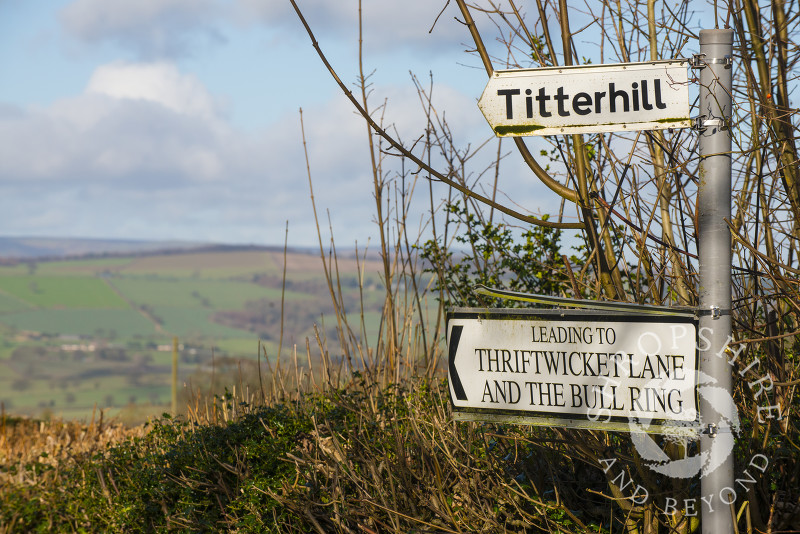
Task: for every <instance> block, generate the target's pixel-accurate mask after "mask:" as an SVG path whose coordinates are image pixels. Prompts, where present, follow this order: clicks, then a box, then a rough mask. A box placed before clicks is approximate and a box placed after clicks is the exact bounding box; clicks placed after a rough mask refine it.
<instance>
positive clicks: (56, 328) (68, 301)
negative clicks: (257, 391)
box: [0, 243, 382, 419]
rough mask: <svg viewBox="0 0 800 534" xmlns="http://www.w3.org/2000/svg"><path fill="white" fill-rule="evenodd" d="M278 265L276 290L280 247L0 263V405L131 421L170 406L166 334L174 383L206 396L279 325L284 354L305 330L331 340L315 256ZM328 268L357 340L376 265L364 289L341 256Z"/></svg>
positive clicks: (268, 343) (291, 255) (372, 300)
mask: <svg viewBox="0 0 800 534" xmlns="http://www.w3.org/2000/svg"><path fill="white" fill-rule="evenodd" d="M94 244H95V245H98V243H94ZM39 246H40V249H39V250H42V248H41V243H39ZM66 248H70V249H72V250H77V249H76V248H75V246H74V244H73V245H64V246H63V247H61V249H60V250H61V251H62V252H63V250H64V249H66ZM285 262H286V278H285V284H284V276H283V272H284V253H283V250H279V249H266V248H255V247H224V246H215V247H204V248H194V249H191V250H179V249H170V250H162V251H161V252H158V253H148V252H146V251H145V250H144V249H140V250H138V252H137V254H121V253H117V252H113V251H101V249H96V250H95V251H94V252H92V254H91V255H90V256H83V257H75V258H67V259H42V258H38V259H35V260H34V259H32V258H27V260H26V261H24V262H16V261H7V262H6V263H7V264H6V265H0V334H2V339H1V340H0V392H2V393H0V403H2V404H3V406H4V408H5V410H6V411H7V412H8V413H13V414H20V415H30V416H38V417H49V416H51V415H56V416H58V415H61V416H64V417H70V418H71V417H80V418H88V417H89V416H90V415H91V413H92V411H93V409H94V408H95V405H96V406H97V407H99V408H103V409H111V410H110V412H109V413H110V414H119V413H123V415H125V413H127V414H128V417H133V418H135V419H141V418H143V417H144V416H146V415H147V414H158V413H161V412H162V411H163V410H164V408H165V407H166V406H168V403H169V399H170V385H169V384H170V376H171V344H172V339H173V337H177V338H178V339H179V342H180V344H181V351H180V383H181V384H184V383H186V385H187V387H189V386H194V387H207V386H208V383H207V382H208V381H209V380H210V378H209V377H210V376H211V375H212V374H213V373H214V372H218V373H220V374H221V373H224V372H225V369H222V367H225V368H226V369H227V370H228V371H231V372H234V371H235V369H236V367H237V365H238V364H237V363H236V362H239V361H241V360H244V361H245V362H247V361H254V360H256V358H257V356H258V347H259V342H261V343H262V345H263V347H264V349H265V352H262V355H261V356H262V357H263V356H264V355H265V354H266V355H267V356H268V357H270V358H275V357H276V356H277V352H278V345H279V343H280V341H281V328H283V340H282V341H283V349H284V351H285V354H289V353H290V349H291V347H292V346H293V345H294V344H295V343H299V344H301V345H304V343H305V338H306V337H307V336H310V337H311V338H312V339H313V338H314V336H315V335H316V334H315V332H314V326H315V324H319V325H320V327H319V329H320V334H321V335H322V336H335V335H336V332H335V329H334V328H333V325H324V326H323V324H324V323H323V321H322V319H321V316H322V314H326V315H327V314H329V313H330V312H332V304H331V298H330V294H329V290H328V286H327V284H326V282H325V279H324V276H323V270H322V264H321V261H320V258H319V255H314V254H310V253H307V252H304V251H289V252H287V254H286V256H285ZM338 268H339V272H340V275H341V277H342V292H343V301H344V303H345V305H346V306H347V308H348V309H349V310H352V311H354V312H359V310H360V308H361V302H362V301H363V304H364V310H365V314H364V320H365V325H366V331H367V332H371V331H375V330H376V328H377V325H378V323H379V321H380V310H381V303H382V301H381V291H380V287H381V282H380V279H379V278H378V276H377V274H372V273H377V271H378V266H377V264H376V263H375V262H374V261H371V260H367V262H366V265H361V268H362V269H363V272H364V273H365V275H364V279H363V281H362V282H363V283H360V282H359V275H358V272H359V270H358V265H357V263H356V261H355V258H354V257H350V258H340V260H339V264H338ZM284 286H285V292H284V291H283V289H284ZM360 287H363V291H361V292H360V291H359V288H360ZM282 297H283V314H281V309H282V308H281V301H282ZM281 318H283V320H281ZM212 363H213V364H216V365H217V366H218V367H219V368H218V369H216V370H215V369H212ZM220 366H222V367H220ZM218 378H219V376H218Z"/></svg>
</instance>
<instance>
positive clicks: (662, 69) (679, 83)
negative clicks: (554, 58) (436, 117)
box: [478, 60, 691, 137]
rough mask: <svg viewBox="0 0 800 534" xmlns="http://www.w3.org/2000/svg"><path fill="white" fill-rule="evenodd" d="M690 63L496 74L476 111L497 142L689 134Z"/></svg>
mask: <svg viewBox="0 0 800 534" xmlns="http://www.w3.org/2000/svg"><path fill="white" fill-rule="evenodd" d="M688 66H689V62H688V60H667V61H651V62H645V63H622V64H617V65H580V66H574V67H547V68H541V69H519V70H506V71H496V72H495V73H494V74H493V75H492V77H491V78H489V82H488V83H487V84H486V89H485V90H484V91H483V94H482V95H481V98H480V100H479V101H478V107H480V109H481V112H483V115H484V117H486V120H487V121H488V122H489V124H490V125H491V127H492V129H493V130H494V131H495V134H496V135H498V136H499V137H508V136H526V135H556V134H573V133H594V132H617V131H633V130H657V129H665V128H687V127H689V126H691V121H690V119H689V77H688V71H687V69H688Z"/></svg>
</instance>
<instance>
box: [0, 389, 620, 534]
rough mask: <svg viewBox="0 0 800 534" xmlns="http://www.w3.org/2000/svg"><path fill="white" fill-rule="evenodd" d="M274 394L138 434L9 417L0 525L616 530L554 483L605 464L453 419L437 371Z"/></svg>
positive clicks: (578, 478)
mask: <svg viewBox="0 0 800 534" xmlns="http://www.w3.org/2000/svg"><path fill="white" fill-rule="evenodd" d="M280 389H282V388H279V390H280ZM287 393H289V392H287ZM249 399H250V400H251V401H252V400H253V399H254V398H253V396H250V397H249ZM264 400H265V399H263V398H262V399H261V402H254V403H253V404H250V403H249V402H247V401H246V396H244V395H241V394H238V395H237V396H236V397H234V394H233V392H230V393H228V394H227V395H224V396H217V397H215V398H214V399H210V400H209V402H208V403H204V404H202V406H201V405H200V404H197V405H196V407H197V408H198V409H196V410H194V411H192V412H191V415H190V417H189V418H188V419H180V420H174V419H171V418H162V419H159V420H156V421H154V422H152V423H150V424H149V425H147V426H145V427H136V428H133V429H127V430H126V429H123V428H121V427H118V426H103V425H102V424H99V425H98V424H96V423H95V424H93V425H88V426H86V427H78V426H75V425H74V424H66V423H58V422H51V423H47V424H36V425H33V424H32V423H30V422H25V421H12V422H7V423H6V424H5V426H4V428H3V432H4V434H2V436H3V437H0V440H2V441H0V460H1V462H0V487H2V491H1V492H0V493H2V500H3V501H4V503H5V505H4V506H3V507H2V508H0V525H1V526H0V532H51V531H78V532H80V531H87V532H106V531H114V532H152V531H166V530H175V529H177V530H186V531H195V530H201V531H229V532H253V531H266V532H500V531H505V530H509V531H524V530H527V529H529V528H532V527H536V528H535V529H536V530H539V529H542V530H543V531H548V530H549V531H561V532H586V531H587V530H588V531H605V530H604V529H603V528H602V526H603V522H604V521H605V523H606V524H605V527H606V528H607V527H608V526H609V525H608V520H609V513H610V512H611V505H610V503H609V502H608V501H606V500H604V499H602V498H601V497H598V498H597V499H595V502H587V503H586V507H585V509H584V510H575V511H572V510H570V509H568V508H567V507H566V506H564V504H563V501H562V500H561V498H560V497H559V494H558V492H557V491H556V492H553V491H552V488H553V487H554V484H555V483H557V482H558V481H557V480H556V479H558V480H560V482H558V484H559V485H560V487H561V491H564V490H565V489H568V488H570V487H572V491H578V490H582V488H585V487H586V486H587V484H588V485H590V486H591V485H596V487H597V489H598V490H601V489H602V487H603V484H604V478H603V477H602V472H601V471H599V470H597V469H594V468H590V467H588V466H585V465H583V464H582V463H581V462H573V461H572V460H570V459H569V458H568V457H560V456H557V455H556V453H557V450H556V449H554V448H552V447H546V446H543V443H546V442H548V441H552V440H554V439H556V440H557V436H556V435H555V434H553V435H550V433H549V432H543V433H541V434H540V438H539V439H543V440H544V441H542V442H541V443H539V442H538V439H531V435H530V434H528V433H525V432H520V431H519V430H518V429H516V430H515V429H511V428H503V427H500V428H498V427H494V426H491V425H481V424H464V423H460V424H457V423H454V422H452V421H451V420H450V417H449V413H448V409H447V389H446V384H444V383H443V382H441V381H439V380H433V381H427V380H423V381H420V382H418V383H407V384H404V385H401V386H397V387H394V386H393V387H388V388H383V389H379V388H377V387H376V386H375V385H374V384H371V383H370V382H369V381H368V380H367V379H365V378H364V377H358V376H356V377H354V379H353V380H352V381H349V382H348V384H347V385H346V386H341V387H330V388H321V389H320V390H319V391H316V392H309V393H307V394H303V395H298V394H297V392H296V391H295V392H294V393H289V394H288V395H284V394H283V393H282V392H280V393H279V392H277V391H276V393H275V395H274V396H272V397H271V398H267V399H266V402H263V401H264ZM526 434H527V435H526ZM75 442H80V443H82V444H83V447H82V448H75V447H74V443H75ZM33 443H38V444H42V445H40V446H38V447H39V448H37V447H36V446H32V444H33ZM25 451H27V452H25ZM589 501H592V499H590V500H589ZM603 516H605V520H604V519H603Z"/></svg>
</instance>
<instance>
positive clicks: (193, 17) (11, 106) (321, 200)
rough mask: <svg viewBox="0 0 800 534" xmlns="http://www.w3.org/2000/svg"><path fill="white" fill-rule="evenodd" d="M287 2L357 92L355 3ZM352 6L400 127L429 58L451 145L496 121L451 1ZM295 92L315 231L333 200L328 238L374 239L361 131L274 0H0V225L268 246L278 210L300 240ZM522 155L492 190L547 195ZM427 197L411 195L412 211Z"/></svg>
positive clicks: (420, 125) (374, 85)
mask: <svg viewBox="0 0 800 534" xmlns="http://www.w3.org/2000/svg"><path fill="white" fill-rule="evenodd" d="M298 4H299V6H300V8H301V9H302V10H303V11H304V13H305V14H306V16H307V18H308V20H309V23H310V25H311V27H312V29H313V31H314V32H315V34H316V37H317V39H318V40H319V42H320V45H321V46H322V48H323V49H324V50H325V52H326V54H327V55H328V58H329V60H330V61H331V63H332V64H333V66H334V68H335V69H337V71H338V72H339V75H340V77H341V79H342V80H343V81H344V82H345V83H347V84H349V85H350V86H351V87H353V88H354V89H355V85H354V83H355V82H356V80H357V75H358V61H357V60H358V47H357V44H358V43H357V39H358V18H357V17H358V12H357V8H358V2H357V1H356V0H347V1H342V0H298ZM363 4H364V6H363V13H364V69H365V71H367V72H370V73H372V75H371V77H370V79H369V81H370V83H371V87H370V89H371V91H372V92H371V102H372V103H373V105H374V106H377V105H379V104H381V103H383V102H386V103H387V105H386V109H385V111H384V112H383V117H384V121H385V123H387V124H391V125H392V130H393V131H394V130H395V129H396V131H397V132H398V133H399V135H400V136H401V137H402V138H403V139H404V140H407V141H409V140H411V139H413V138H414V137H415V136H416V135H418V134H419V133H420V132H421V131H423V130H424V126H425V119H424V115H423V113H422V111H421V106H420V102H419V98H418V95H417V93H416V90H415V87H414V84H413V83H412V80H411V74H410V73H414V74H415V75H417V76H418V77H419V78H421V79H423V80H425V83H427V81H428V77H429V73H432V75H433V81H434V84H435V85H434V102H435V104H436V106H437V109H438V110H439V112H440V114H443V115H444V116H446V118H447V120H448V123H449V125H450V127H451V130H452V132H453V134H454V137H455V141H456V143H457V144H458V145H461V146H466V145H468V144H469V145H470V146H473V147H475V146H479V145H481V144H482V143H483V142H484V141H486V140H488V139H491V138H493V134H492V131H491V129H490V128H489V126H488V124H487V123H486V122H485V120H484V118H483V116H482V115H481V113H480V111H479V110H478V107H477V99H478V98H479V97H480V94H481V92H482V91H483V88H484V86H485V85H486V75H485V72H484V71H483V69H482V67H481V66H480V62H479V60H478V59H477V58H476V57H475V56H474V55H472V54H469V53H467V52H466V50H467V49H469V48H472V46H471V43H469V41H470V38H469V34H468V32H467V31H466V29H465V27H464V26H463V25H462V24H460V23H459V22H457V21H456V17H460V14H459V12H458V8H457V6H456V4H455V2H449V3H448V2H447V1H446V0H436V1H431V0H404V1H403V2H396V1H394V0H365V1H364V2H363ZM445 5H446V7H445V9H444V12H443V13H442V15H441V17H439V19H438V22H436V24H435V28H434V29H433V31H432V32H431V31H429V30H430V29H431V27H433V26H434V22H435V21H437V15H439V12H440V11H441V10H442V8H443V7H444V6H445ZM484 22H485V21H484ZM479 23H480V21H479ZM484 29H486V25H484ZM300 108H302V109H303V115H302V116H303V122H304V129H305V136H306V142H307V148H308V155H309V166H310V169H311V175H312V179H313V187H314V198H315V200H316V204H317V211H318V213H319V215H320V217H321V219H322V221H321V222H322V226H323V228H324V229H325V231H326V235H327V232H328V230H327V227H328V217H330V227H331V228H332V231H333V235H334V237H335V239H336V242H337V244H338V245H339V246H352V245H354V244H355V243H356V242H358V243H360V244H361V245H363V244H364V243H365V242H366V241H367V240H368V239H371V240H373V242H374V239H375V236H376V235H377V228H376V225H375V222H374V221H375V215H374V212H375V208H374V206H375V203H374V198H373V188H372V178H371V174H370V165H369V159H368V152H367V145H366V140H367V134H366V128H365V126H364V123H363V122H362V121H361V120H359V118H358V117H357V116H356V115H355V113H354V110H353V108H352V106H351V105H350V103H349V102H348V101H347V100H346V99H345V97H344V96H343V94H342V92H341V91H340V89H339V88H338V87H337V86H336V84H335V83H334V81H333V80H332V78H331V76H330V75H329V74H328V72H327V71H326V70H325V68H324V66H323V65H322V63H321V61H320V60H319V58H318V57H317V55H316V52H315V51H314V49H313V48H312V46H311V41H310V39H309V37H308V35H307V34H306V32H305V31H304V29H303V27H302V25H301V23H300V21H299V19H298V17H297V16H296V14H295V13H294V11H293V9H292V7H291V4H290V3H289V1H288V0H136V1H131V0H127V1H125V0H118V1H110V0H37V1H35V2H33V1H22V0H0V207H2V209H0V236H42V237H80V238H86V237H89V238H116V239H136V240H139V239H143V240H188V241H196V242H214V243H237V244H238V243H241V244H262V245H281V244H283V241H284V236H285V231H286V225H287V223H288V228H289V230H288V232H289V234H288V241H289V244H290V245H291V246H298V247H302V246H314V245H315V244H316V243H317V232H316V226H315V224H314V219H313V212H312V209H311V208H312V207H311V199H310V195H309V183H308V175H307V169H306V163H305V156H304V151H303V139H302V135H301V128H300V113H299V109H300ZM496 143H497V141H496V140H493V139H492V141H491V143H490V145H487V146H489V147H491V148H486V149H484V152H488V153H491V154H494V153H496V150H497V148H496V147H497V145H496ZM503 146H504V147H506V149H510V147H511V143H510V142H508V141H506V144H505V145H503ZM537 146H538V145H537V144H536V141H533V142H531V147H532V149H533V150H534V153H536V151H537ZM481 165H482V164H481V163H480V161H478V163H477V164H476V166H475V169H474V172H480V170H482V169H481ZM523 165H524V164H523V163H522V162H521V160H520V158H519V157H518V156H517V155H516V154H512V155H511V156H510V157H509V158H508V159H507V160H504V163H503V165H502V167H501V173H500V177H499V187H500V190H501V191H502V195H505V196H501V198H504V199H513V202H514V203H515V204H516V206H515V207H517V208H519V209H521V210H523V211H527V212H528V213H533V214H541V213H546V212H554V211H556V210H557V209H558V204H559V199H558V198H556V197H555V195H553V194H552V193H550V192H549V191H548V190H547V189H545V188H544V186H542V185H541V184H539V183H537V182H536V181H535V180H534V179H533V178H532V176H531V175H530V172H529V171H526V169H525V168H524V167H523ZM399 168H400V163H399V161H398V160H397V159H396V158H394V159H393V160H392V161H391V162H390V163H387V171H391V169H399ZM421 189H422V188H421ZM446 194H447V191H446V189H445V188H444V187H443V186H437V187H436V188H435V189H434V195H435V196H436V197H437V198H443V197H444V196H445V195H446ZM428 206H429V200H428V197H427V194H425V195H423V194H422V193H418V194H417V196H416V198H415V199H414V201H413V203H412V210H415V209H416V210H417V215H418V216H419V217H422V213H423V211H424V209H426V208H427V207H428ZM325 239H327V237H326V238H325Z"/></svg>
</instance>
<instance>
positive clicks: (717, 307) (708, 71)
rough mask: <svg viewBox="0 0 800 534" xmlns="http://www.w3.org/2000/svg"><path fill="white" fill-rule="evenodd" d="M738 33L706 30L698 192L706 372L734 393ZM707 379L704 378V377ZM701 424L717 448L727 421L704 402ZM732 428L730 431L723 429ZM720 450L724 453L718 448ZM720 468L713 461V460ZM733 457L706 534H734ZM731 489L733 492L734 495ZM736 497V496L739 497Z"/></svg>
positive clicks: (716, 476)
mask: <svg viewBox="0 0 800 534" xmlns="http://www.w3.org/2000/svg"><path fill="white" fill-rule="evenodd" d="M732 56H733V30H701V31H700V57H699V61H698V62H697V63H698V65H696V66H697V67H700V69H699V70H700V115H701V117H700V119H699V120H700V121H701V122H700V124H698V126H699V128H700V157H701V160H700V185H699V191H698V211H699V229H698V240H699V244H698V250H699V256H700V310H701V317H700V324H699V326H700V329H699V332H701V333H703V335H704V337H705V338H707V339H708V342H703V343H700V344H699V345H700V346H699V349H700V371H701V372H702V373H705V374H706V375H708V376H709V377H711V379H713V380H716V383H715V384H714V385H715V386H717V387H720V388H724V389H725V390H726V391H728V392H729V393H730V392H731V390H732V389H731V382H732V378H731V374H732V373H731V367H730V365H729V364H728V362H727V356H726V355H725V353H724V352H723V351H724V349H725V345H726V343H727V341H728V336H729V335H730V333H731V311H730V310H731V236H730V230H729V228H728V225H727V223H726V221H725V219H728V220H730V217H731V154H730V151H731V131H730V117H731V85H732V84H731V79H732V71H733V68H732V64H731V58H732ZM701 376H702V375H701ZM700 419H701V421H702V422H703V425H704V426H705V427H706V428H707V429H708V432H707V433H705V434H704V435H703V436H702V437H701V439H700V448H701V450H702V451H713V450H714V449H713V448H712V446H711V445H712V443H713V440H714V439H715V435H716V431H717V429H718V428H719V427H720V422H721V416H720V414H719V412H718V411H717V410H716V409H715V407H714V406H711V405H710V404H709V402H708V401H707V400H706V399H704V398H702V397H701V399H700ZM722 426H723V427H726V426H727V425H722ZM718 449H719V448H718ZM710 460H711V463H712V464H714V463H716V462H714V460H713V459H710ZM733 484H734V481H733V455H732V454H731V455H729V456H728V458H727V459H726V460H725V461H724V462H723V463H722V464H721V465H719V467H717V468H716V469H715V470H714V471H712V472H711V473H707V474H706V475H705V476H704V477H703V478H702V479H701V483H700V488H701V496H703V497H706V498H709V497H710V498H712V499H713V501H712V502H713V503H714V505H713V506H710V507H709V506H705V505H703V507H702V510H703V511H702V525H703V532H704V533H705V534H712V533H713V534H718V533H722V532H733V524H732V518H731V511H730V507H729V505H726V504H725V503H726V501H729V500H730V498H732V497H731V493H730V492H732V491H733V489H732V488H733ZM727 488H731V489H730V491H728V489H727ZM734 495H735V494H734Z"/></svg>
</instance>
